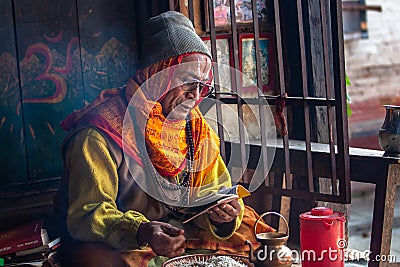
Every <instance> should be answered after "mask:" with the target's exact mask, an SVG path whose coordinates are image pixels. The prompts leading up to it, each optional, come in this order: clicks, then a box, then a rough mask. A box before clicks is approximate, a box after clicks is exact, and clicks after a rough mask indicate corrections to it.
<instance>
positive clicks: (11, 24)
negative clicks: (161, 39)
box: [0, 0, 136, 186]
mask: <svg viewBox="0 0 400 267" xmlns="http://www.w3.org/2000/svg"><path fill="white" fill-rule="evenodd" d="M82 2H84V3H82ZM131 2H132V1H124V0H114V1H112V2H111V1H106V0H97V1H95V0H91V1H77V0H60V1H52V0H30V1H26V0H13V1H12V0H9V1H8V0H7V1H0V12H1V13H2V14H5V15H4V16H2V17H1V18H0V38H1V40H4V42H3V41H2V42H0V148H1V151H2V152H1V153H0V162H2V164H1V165H2V167H0V186H6V185H10V184H18V183H25V182H29V181H32V180H40V179H47V178H51V177H57V176H60V173H61V158H60V147H61V142H62V140H63V138H64V136H65V135H66V133H65V132H63V130H62V129H61V127H60V126H59V123H60V121H61V120H62V119H63V118H64V117H65V116H66V115H67V114H69V113H71V112H72V111H73V110H75V109H79V108H81V107H82V106H84V105H85V104H88V103H90V102H91V101H92V100H93V99H94V98H95V97H96V96H97V95H98V94H99V93H100V92H101V91H102V90H104V89H107V88H112V87H118V86H122V85H124V84H125V83H126V81H127V80H128V78H129V76H130V75H132V74H133V73H134V70H135V62H136V52H135V51H136V42H135V40H136V33H135V21H134V16H132V14H133V13H134V7H133V3H131Z"/></svg>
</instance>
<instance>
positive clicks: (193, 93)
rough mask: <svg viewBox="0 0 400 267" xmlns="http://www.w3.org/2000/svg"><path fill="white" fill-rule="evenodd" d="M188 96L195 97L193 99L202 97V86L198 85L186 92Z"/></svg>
mask: <svg viewBox="0 0 400 267" xmlns="http://www.w3.org/2000/svg"><path fill="white" fill-rule="evenodd" d="M186 98H187V99H193V100H196V101H197V100H199V98H200V86H198V85H197V86H196V88H193V89H192V90H190V91H188V92H186Z"/></svg>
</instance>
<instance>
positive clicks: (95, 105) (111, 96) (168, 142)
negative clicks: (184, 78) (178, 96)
mask: <svg viewBox="0 0 400 267" xmlns="http://www.w3.org/2000/svg"><path fill="white" fill-rule="evenodd" d="M187 55H188V54H186V55H181V56H178V57H173V58H169V59H167V60H163V61H161V62H158V63H156V64H153V65H151V66H149V67H146V68H144V69H140V70H138V71H137V72H136V74H135V76H134V77H132V78H130V79H129V81H128V83H127V85H126V88H125V90H121V89H118V88H114V89H108V90H104V91H103V92H102V93H101V94H100V95H99V96H98V97H97V98H96V99H95V100H94V101H93V102H92V103H91V104H90V105H88V106H86V107H84V108H82V109H81V110H78V111H76V112H74V113H72V114H70V115H69V116H68V117H67V118H66V119H65V120H64V121H63V122H62V123H61V126H62V127H63V129H65V130H70V129H72V128H74V127H76V126H77V125H83V124H90V125H93V126H95V127H96V128H98V129H100V130H101V131H102V132H103V133H105V134H107V135H108V136H109V137H110V138H112V139H113V140H114V141H115V142H116V143H117V144H118V145H119V146H120V147H121V148H123V149H124V151H125V152H127V153H128V155H129V156H131V157H132V158H133V159H134V160H135V161H136V162H138V163H139V164H140V165H141V166H143V162H142V159H141V157H140V151H139V149H138V144H137V138H140V137H141V138H143V135H144V136H145V139H144V140H145V143H146V149H147V153H148V155H149V157H150V159H151V162H152V164H153V166H154V167H155V169H156V170H157V171H158V172H159V173H160V174H161V175H162V176H164V177H173V176H176V175H177V174H179V173H180V172H181V171H182V169H183V168H184V166H185V163H186V152H187V144H186V141H185V140H186V133H185V123H186V122H185V120H182V121H170V120H167V119H166V118H165V116H164V115H163V113H162V107H161V104H160V103H159V102H158V101H159V100H160V96H161V98H162V97H163V96H164V95H165V94H166V92H167V91H168V90H169V89H170V86H171V85H170V79H171V76H172V75H173V71H174V68H171V67H173V66H177V65H178V64H180V63H181V62H182V59H183V57H185V56H187ZM167 68H169V74H168V75H164V76H161V77H162V78H161V79H150V78H151V77H153V76H154V75H155V74H156V73H159V72H160V71H162V70H165V69H167ZM149 79H150V80H149ZM145 82H146V86H145V89H143V88H141V86H142V85H143V84H144V83H145ZM129 101H130V103H129V104H128V102H129ZM128 106H132V107H133V109H132V110H133V112H128V113H127V108H128ZM125 115H127V116H131V117H130V119H131V120H126V121H128V123H129V121H134V123H136V125H137V127H138V128H139V129H141V130H143V135H142V136H140V135H141V133H137V132H135V129H134V127H129V124H128V125H125V128H123V122H124V117H125ZM190 117H191V126H192V137H193V143H194V162H195V165H196V166H195V170H197V171H196V173H195V174H194V175H195V178H194V179H192V183H191V186H192V187H199V186H201V185H202V184H203V181H204V178H205V175H206V173H207V172H208V171H209V170H210V169H211V168H212V167H213V165H214V163H215V161H216V159H217V156H218V154H219V138H218V136H217V135H216V134H215V132H214V131H213V130H212V129H211V128H210V126H209V125H208V124H207V122H206V121H205V119H204V117H203V116H202V114H201V112H200V110H199V109H198V107H195V108H194V109H193V110H192V111H191V113H190ZM126 126H128V127H126ZM123 131H124V132H123ZM200 159H202V160H200ZM203 159H205V160H203Z"/></svg>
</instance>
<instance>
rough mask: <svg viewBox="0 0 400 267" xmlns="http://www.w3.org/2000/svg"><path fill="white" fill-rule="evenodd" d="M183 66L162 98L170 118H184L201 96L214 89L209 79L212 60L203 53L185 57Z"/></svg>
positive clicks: (167, 115)
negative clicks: (208, 83)
mask: <svg viewBox="0 0 400 267" xmlns="http://www.w3.org/2000/svg"><path fill="white" fill-rule="evenodd" d="M182 63H190V64H184V67H183V68H179V67H178V68H177V70H176V71H175V72H174V75H173V77H172V83H171V84H172V86H171V88H172V89H171V90H169V91H168V92H167V93H166V95H165V96H164V98H163V99H162V100H160V104H161V106H162V110H163V114H164V116H166V117H167V118H168V119H170V120H183V119H185V117H186V116H187V115H188V114H189V112H190V111H191V110H192V109H193V108H194V107H195V105H196V103H197V102H198V101H199V99H200V98H202V97H206V96H207V95H208V93H209V92H210V91H211V90H212V87H211V86H209V85H207V84H206V82H208V81H209V79H210V77H209V75H210V70H211V66H212V65H211V60H210V58H209V57H207V56H206V55H203V54H193V55H189V56H187V57H184V58H183V60H182Z"/></svg>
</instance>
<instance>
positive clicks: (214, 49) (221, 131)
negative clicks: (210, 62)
mask: <svg viewBox="0 0 400 267" xmlns="http://www.w3.org/2000/svg"><path fill="white" fill-rule="evenodd" d="M189 2H190V1H189ZM204 2H206V1H204ZM204 4H205V3H204ZM208 6H209V8H208V17H209V25H210V44H211V55H212V57H213V59H214V60H215V61H217V63H218V57H217V37H216V33H215V22H214V3H213V0H208ZM213 71H214V75H213V78H214V85H215V90H216V92H219V91H220V87H219V72H218V64H214V66H213ZM216 99H217V101H216V106H215V109H216V113H217V125H218V135H219V138H220V150H221V157H222V159H223V160H224V161H225V162H226V153H225V137H224V127H223V118H222V108H221V102H220V101H219V99H220V95H219V94H216Z"/></svg>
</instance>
